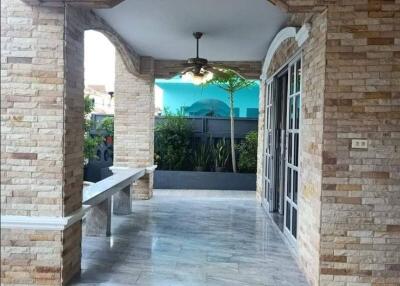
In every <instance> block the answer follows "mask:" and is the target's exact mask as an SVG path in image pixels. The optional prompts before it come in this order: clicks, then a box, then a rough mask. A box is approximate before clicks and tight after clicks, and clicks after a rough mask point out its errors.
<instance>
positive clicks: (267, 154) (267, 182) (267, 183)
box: [264, 81, 274, 211]
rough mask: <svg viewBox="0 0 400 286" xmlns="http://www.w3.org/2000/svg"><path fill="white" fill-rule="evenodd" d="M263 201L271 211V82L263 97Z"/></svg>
mask: <svg viewBox="0 0 400 286" xmlns="http://www.w3.org/2000/svg"><path fill="white" fill-rule="evenodd" d="M265 101H266V102H265V150H264V162H265V166H264V172H265V173H264V200H265V203H266V205H267V206H268V210H269V211H272V210H273V204H272V201H273V170H274V168H273V150H274V146H273V142H274V140H273V136H274V134H273V82H272V81H271V82H269V83H267V87H266V95H265Z"/></svg>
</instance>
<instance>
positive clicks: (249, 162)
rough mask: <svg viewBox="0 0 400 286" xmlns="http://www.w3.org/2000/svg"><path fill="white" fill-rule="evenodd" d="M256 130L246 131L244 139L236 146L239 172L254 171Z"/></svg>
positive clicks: (255, 164) (255, 165) (255, 163)
mask: <svg viewBox="0 0 400 286" xmlns="http://www.w3.org/2000/svg"><path fill="white" fill-rule="evenodd" d="M257 144H258V134H257V131H251V132H249V133H247V135H246V137H245V139H244V140H243V141H242V142H241V143H240V144H239V146H238V148H237V149H238V153H239V162H238V166H239V170H240V171H241V172H248V173H255V172H256V170H257Z"/></svg>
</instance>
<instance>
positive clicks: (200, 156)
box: [193, 144, 211, 170]
mask: <svg viewBox="0 0 400 286" xmlns="http://www.w3.org/2000/svg"><path fill="white" fill-rule="evenodd" d="M210 159H211V154H210V148H209V146H208V144H199V145H198V146H197V149H196V150H195V151H194V154H193V164H194V167H196V168H197V167H200V168H202V169H203V170H205V169H207V167H208V164H209V162H210Z"/></svg>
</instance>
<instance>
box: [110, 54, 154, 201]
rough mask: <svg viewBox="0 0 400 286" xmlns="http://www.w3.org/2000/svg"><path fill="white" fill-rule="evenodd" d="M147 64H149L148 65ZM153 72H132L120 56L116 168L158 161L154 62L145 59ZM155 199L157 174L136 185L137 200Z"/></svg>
mask: <svg viewBox="0 0 400 286" xmlns="http://www.w3.org/2000/svg"><path fill="white" fill-rule="evenodd" d="M146 61H147V62H146ZM142 65H148V66H149V67H150V68H149V72H148V73H147V75H143V76H141V77H138V76H135V75H133V74H132V73H130V72H129V71H128V70H127V68H126V66H125V64H124V62H123V60H122V59H121V57H120V55H119V54H118V53H116V63H115V123H114V124H115V126H114V132H115V135H114V138H115V140H114V166H118V167H133V168H134V167H148V166H152V165H153V162H154V112H155V111H154V109H155V108H154V93H153V91H154V77H153V75H152V73H153V72H152V71H153V69H152V62H151V59H147V58H142ZM152 196H153V174H150V175H146V176H145V177H144V178H142V179H140V180H139V181H138V182H137V183H136V184H135V185H134V186H133V198H134V199H149V198H151V197H152Z"/></svg>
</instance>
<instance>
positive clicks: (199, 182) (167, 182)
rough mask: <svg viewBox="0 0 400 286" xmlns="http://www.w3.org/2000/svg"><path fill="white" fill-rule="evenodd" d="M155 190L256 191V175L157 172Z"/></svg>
mask: <svg viewBox="0 0 400 286" xmlns="http://www.w3.org/2000/svg"><path fill="white" fill-rule="evenodd" d="M154 189H192V190H241V191H255V190H256V174H248V173H232V172H193V171H155V173H154Z"/></svg>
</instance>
